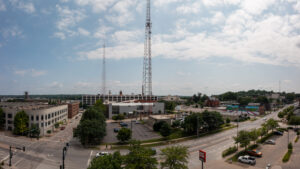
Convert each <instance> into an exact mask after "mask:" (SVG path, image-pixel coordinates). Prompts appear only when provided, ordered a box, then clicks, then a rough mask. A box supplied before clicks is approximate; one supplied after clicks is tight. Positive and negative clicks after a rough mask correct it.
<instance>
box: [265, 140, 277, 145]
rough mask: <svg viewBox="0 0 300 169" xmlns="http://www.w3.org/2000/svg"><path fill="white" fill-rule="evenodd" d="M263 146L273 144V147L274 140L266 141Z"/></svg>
mask: <svg viewBox="0 0 300 169" xmlns="http://www.w3.org/2000/svg"><path fill="white" fill-rule="evenodd" d="M265 144H273V145H275V144H276V143H275V141H274V140H267V141H266V142H265Z"/></svg>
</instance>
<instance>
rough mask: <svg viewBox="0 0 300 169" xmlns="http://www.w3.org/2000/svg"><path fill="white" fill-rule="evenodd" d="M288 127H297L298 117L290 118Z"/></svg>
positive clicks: (299, 121) (299, 120)
mask: <svg viewBox="0 0 300 169" xmlns="http://www.w3.org/2000/svg"><path fill="white" fill-rule="evenodd" d="M288 123H289V124H290V125H295V126H298V125H300V117H299V116H292V117H291V118H290V120H289V122H288Z"/></svg>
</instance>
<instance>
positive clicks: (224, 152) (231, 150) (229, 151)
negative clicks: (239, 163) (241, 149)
mask: <svg viewBox="0 0 300 169" xmlns="http://www.w3.org/2000/svg"><path fill="white" fill-rule="evenodd" d="M237 150H238V149H237V147H236V146H233V147H229V148H228V149H226V150H224V151H223V152H222V157H226V156H228V155H230V154H233V153H235V152H236V151H237Z"/></svg>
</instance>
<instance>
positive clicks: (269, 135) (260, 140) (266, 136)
mask: <svg viewBox="0 0 300 169" xmlns="http://www.w3.org/2000/svg"><path fill="white" fill-rule="evenodd" d="M273 135H274V133H273V132H272V133H269V134H267V135H265V136H264V137H262V138H261V139H259V140H258V141H257V142H258V143H264V142H265V141H266V140H267V139H269V138H270V137H271V136H273Z"/></svg>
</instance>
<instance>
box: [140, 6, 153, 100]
mask: <svg viewBox="0 0 300 169" xmlns="http://www.w3.org/2000/svg"><path fill="white" fill-rule="evenodd" d="M151 27H152V23H151V15H150V0H147V13H146V24H145V44H144V66H143V84H142V95H143V96H146V97H149V98H151V96H152V67H151Z"/></svg>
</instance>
